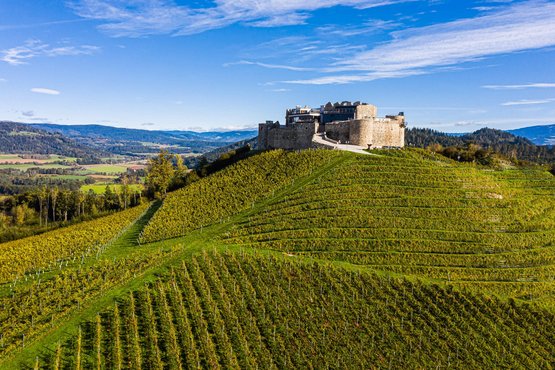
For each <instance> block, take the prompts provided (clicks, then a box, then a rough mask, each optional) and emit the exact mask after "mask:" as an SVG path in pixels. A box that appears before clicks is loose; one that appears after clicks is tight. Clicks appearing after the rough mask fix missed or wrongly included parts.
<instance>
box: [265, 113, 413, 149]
mask: <svg viewBox="0 0 555 370" xmlns="http://www.w3.org/2000/svg"><path fill="white" fill-rule="evenodd" d="M376 115H377V108H376V106H374V105H370V104H364V105H357V106H356V112H355V119H350V120H347V121H334V122H328V123H325V124H324V123H322V124H320V123H318V122H317V121H315V122H311V123H308V122H299V123H294V124H289V125H285V126H282V125H280V124H279V123H278V122H275V123H274V122H271V121H270V122H267V123H265V124H264V123H263V124H260V125H259V130H258V132H259V134H258V147H259V148H260V149H279V148H281V149H288V150H296V149H308V148H311V147H313V142H312V140H313V137H314V134H316V133H318V132H322V131H325V133H326V137H327V138H329V139H332V140H335V141H339V142H341V143H343V144H353V145H358V146H362V147H372V148H381V147H404V146H405V117H404V115H403V114H402V113H400V114H399V115H396V116H386V118H377V117H376Z"/></svg>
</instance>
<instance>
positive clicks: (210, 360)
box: [41, 252, 555, 369]
mask: <svg viewBox="0 0 555 370" xmlns="http://www.w3.org/2000/svg"><path fill="white" fill-rule="evenodd" d="M286 258H288V259H289V260H288V261H286V260H285V259H286ZM294 260H295V258H291V257H280V258H276V257H270V258H269V257H267V256H256V255H255V256H252V255H250V254H242V253H237V252H235V253H219V252H216V253H206V254H204V255H200V256H196V257H193V258H192V260H187V261H184V263H183V264H182V266H181V267H179V268H175V269H172V271H171V272H170V273H168V274H167V275H165V276H163V277H161V278H160V279H159V280H158V281H156V282H155V283H151V284H149V285H147V286H146V287H144V288H143V289H142V290H140V291H137V292H134V293H133V294H131V295H130V297H129V299H127V300H126V301H124V302H120V303H118V305H119V307H120V309H119V311H120V312H118V311H114V310H113V309H109V310H107V311H106V313H105V314H103V315H101V316H96V322H95V323H94V324H91V325H84V326H83V328H84V332H83V338H92V337H102V338H105V339H106V340H105V341H103V342H102V343H100V344H99V345H97V346H96V347H95V346H92V345H89V346H83V347H82V349H81V350H82V351H83V353H82V356H81V358H82V359H83V360H84V362H83V366H84V367H85V368H88V367H89V366H90V365H92V364H94V363H95V360H92V359H96V363H101V364H103V366H105V367H106V368H111V369H115V368H118V366H119V364H120V363H121V362H123V363H125V364H132V365H131V367H132V368H140V367H142V368H151V366H154V367H155V368H171V369H178V368H182V367H184V368H199V367H200V368H218V367H222V368H245V369H251V368H252V369H254V368H259V369H272V368H282V369H287V368H290V369H312V368H330V367H332V368H336V369H347V368H356V369H371V368H391V369H418V368H422V369H430V368H449V367H452V368H460V369H478V368H482V369H483V368H488V369H491V368H529V369H531V368H551V366H552V365H553V354H554V353H555V337H553V335H549V334H548V333H547V332H548V331H549V330H548V329H547V328H550V327H552V326H553V324H554V323H555V316H554V315H553V313H552V312H549V311H545V310H541V309H538V308H537V307H531V306H523V305H515V304H513V303H511V302H501V301H499V300H497V299H490V298H487V297H484V296H483V295H477V296H476V295H472V294H469V293H461V292H457V291H453V290H452V289H445V288H441V287H439V286H435V285H427V284H422V283H418V282H409V281H407V280H404V279H398V278H385V277H379V276H377V275H375V274H372V273H355V272H347V271H345V270H342V269H337V268H334V267H331V266H324V265H319V264H310V263H297V262H295V261H294ZM99 317H101V318H102V319H101V320H100V319H99ZM119 321H121V322H123V323H126V330H125V331H121V332H120V331H119V328H117V327H116V328H114V323H117V322H119ZM97 333H100V334H97ZM138 333H141V336H142V338H143V340H142V341H141V342H140V343H141V345H140V346H138V343H139V342H138V339H137V336H138ZM78 344H79V335H77V336H76V337H75V338H74V339H73V340H72V341H69V342H67V344H66V345H65V346H64V348H63V351H62V357H63V358H66V359H68V360H69V361H71V360H72V358H74V357H75V348H76V346H77V347H78ZM120 346H121V347H123V348H125V349H129V350H124V351H122V352H121V355H123V357H124V358H123V359H122V358H120V357H118V355H114V348H119V347H120ZM41 362H44V363H46V364H47V365H50V364H51V363H55V359H53V358H52V356H47V357H46V358H45V359H44V361H43V360H42V359H41Z"/></svg>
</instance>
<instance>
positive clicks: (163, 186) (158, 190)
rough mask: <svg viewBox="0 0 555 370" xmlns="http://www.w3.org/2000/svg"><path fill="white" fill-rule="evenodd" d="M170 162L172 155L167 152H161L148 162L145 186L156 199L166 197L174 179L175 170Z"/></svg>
mask: <svg viewBox="0 0 555 370" xmlns="http://www.w3.org/2000/svg"><path fill="white" fill-rule="evenodd" d="M172 160H173V155H172V154H170V153H169V152H168V151H167V150H161V151H160V153H158V155H157V156H156V157H153V158H150V159H149V160H148V166H147V176H146V185H147V186H148V188H149V190H150V191H151V193H153V194H154V196H155V197H156V198H162V197H164V196H165V195H166V192H167V190H168V187H169V186H170V183H171V181H172V179H173V177H174V174H175V168H174V166H173V163H172Z"/></svg>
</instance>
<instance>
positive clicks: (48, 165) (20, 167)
mask: <svg viewBox="0 0 555 370" xmlns="http://www.w3.org/2000/svg"><path fill="white" fill-rule="evenodd" d="M30 168H43V169H50V168H71V167H70V166H65V165H62V164H52V163H44V164H32V163H22V164H20V163H16V164H0V170H2V169H15V170H20V171H27V170H28V169H30Z"/></svg>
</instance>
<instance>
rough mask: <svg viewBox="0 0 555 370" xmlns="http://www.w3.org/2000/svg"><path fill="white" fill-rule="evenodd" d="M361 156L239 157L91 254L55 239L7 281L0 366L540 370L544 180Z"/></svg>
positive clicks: (0, 291)
mask: <svg viewBox="0 0 555 370" xmlns="http://www.w3.org/2000/svg"><path fill="white" fill-rule="evenodd" d="M374 154H375V155H373V156H362V155H355V154H353V153H344V152H336V151H303V152H299V153H286V152H281V151H274V152H266V153H262V154H258V155H255V156H252V157H250V158H247V159H245V160H243V161H241V162H239V163H237V164H235V165H232V166H230V167H228V168H226V169H224V170H222V171H220V172H217V173H215V174H213V175H210V176H208V177H206V178H204V179H202V180H200V181H198V182H196V183H193V184H192V185H189V186H187V187H185V188H183V189H181V190H178V191H176V192H174V193H170V194H169V195H168V196H167V197H166V198H165V200H164V201H163V202H162V203H161V204H160V203H155V204H152V205H151V206H150V207H148V206H143V207H144V208H142V209H137V210H136V211H134V212H135V213H127V214H125V213H121V214H114V215H111V216H108V217H112V218H113V219H112V220H114V221H115V220H118V221H117V225H121V226H117V227H119V228H121V232H120V233H116V234H115V236H113V237H112V235H114V234H113V233H114V231H110V234H109V235H106V236H105V238H104V239H102V240H99V242H98V243H93V244H94V245H95V246H94V248H93V249H90V250H89V251H88V252H87V248H84V245H82V244H79V242H78V241H76V240H73V239H74V238H71V237H67V236H68V235H70V233H71V232H72V230H73V229H69V228H68V229H59V230H56V231H53V232H52V233H53V235H52V237H55V236H56V235H58V237H59V238H62V237H63V236H65V239H63V240H62V239H60V240H62V241H60V242H56V245H59V246H58V249H57V250H58V251H59V256H58V255H52V256H49V257H48V260H41V259H28V260H27V262H26V263H27V265H25V266H22V265H15V264H14V265H13V266H15V269H14V270H13V272H6V274H5V275H6V279H5V281H6V282H5V284H3V285H2V286H1V287H0V305H2V307H3V310H2V312H3V314H2V316H0V327H1V328H2V332H3V341H2V346H1V347H0V367H2V368H6V369H11V368H21V367H37V368H93V367H94V368H132V369H137V368H150V367H154V368H176V369H177V368H198V367H202V368H219V367H222V368H229V367H234V368H238V367H241V368H325V367H333V368H352V367H356V368H378V367H383V368H386V367H387V368H399V369H401V368H432V367H434V368H439V367H455V368H496V367H506V368H519V367H520V368H542V367H545V368H549V367H552V366H553V365H554V363H555V358H554V357H553V353H555V337H554V336H553V335H551V334H550V332H549V330H547V331H546V330H545V328H548V327H550V326H552V325H553V323H554V322H555V311H554V310H555V307H554V305H553V304H554V302H555V301H554V297H555V292H554V287H553V279H552V277H553V271H554V269H555V263H554V262H555V255H554V254H553V250H552V249H553V247H554V246H555V245H554V244H553V243H554V242H555V234H553V230H554V229H555V227H554V226H555V225H554V224H555V214H554V211H553V210H554V209H555V208H554V206H555V196H554V194H555V193H554V190H555V178H554V177H553V176H552V175H551V174H549V173H548V172H547V171H545V170H543V169H540V168H538V169H519V168H511V169H506V170H498V169H492V168H486V167H479V166H475V165H472V164H459V163H456V162H453V161H451V160H447V159H445V158H434V157H432V156H430V155H428V154H427V153H426V152H423V151H418V150H405V151H399V152H387V151H383V152H382V151H376V152H374ZM147 207H148V209H147ZM124 212H130V211H124ZM141 212H142V213H141ZM133 220H134V221H133ZM114 221H112V222H111V221H109V220H108V219H106V220H104V221H102V219H98V220H95V221H92V222H93V223H94V224H91V225H98V230H100V228H101V227H109V226H108V225H112V224H114ZM101 225H105V226H101ZM91 227H93V226H91ZM94 227H96V226H94ZM117 227H116V228H117ZM91 230H92V229H91ZM110 230H113V229H110ZM106 239H110V240H109V241H108V242H106V241H105V240H106ZM21 243H22V245H26V242H25V240H23V241H22V242H21ZM71 243H77V244H76V245H75V246H73V245H72V244H71ZM1 246H2V244H0V247H1ZM91 247H93V245H92V244H91ZM12 249H13V250H14V251H17V249H18V248H15V247H14V248H12ZM71 251H74V253H73V254H71ZM53 253H54V252H53ZM14 255H15V254H14ZM7 266H10V264H7ZM16 275H17V276H18V278H14V276H16ZM29 297H32V299H31V298H29ZM8 312H9V313H10V314H8Z"/></svg>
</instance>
